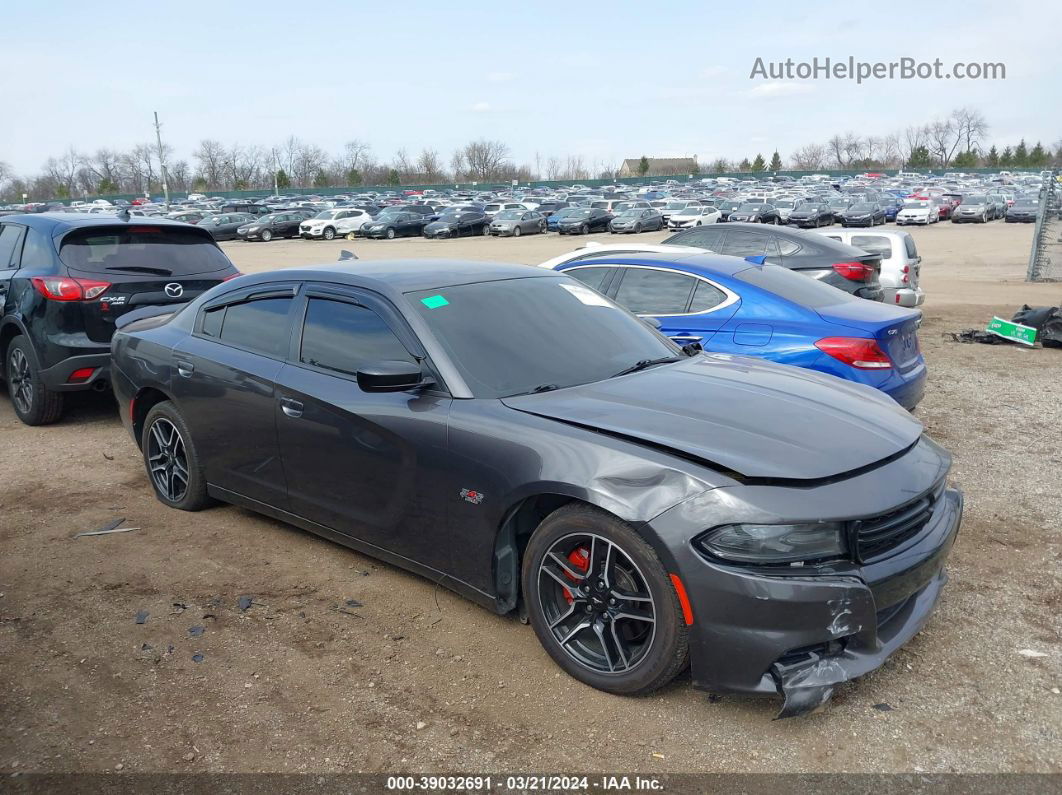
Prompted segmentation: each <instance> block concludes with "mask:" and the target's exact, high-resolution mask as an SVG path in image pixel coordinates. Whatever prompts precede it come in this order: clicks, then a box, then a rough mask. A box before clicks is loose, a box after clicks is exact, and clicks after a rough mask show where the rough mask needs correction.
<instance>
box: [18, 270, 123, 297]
mask: <svg viewBox="0 0 1062 795" xmlns="http://www.w3.org/2000/svg"><path fill="white" fill-rule="evenodd" d="M30 281H31V282H33V286H34V288H35V289H36V290H37V292H38V293H40V294H41V295H43V296H44V297H45V298H47V299H48V300H49V301H91V300H92V299H94V298H99V297H100V296H101V295H103V293H104V292H106V290H107V288H108V287H110V286H111V283H110V282H98V281H94V280H93V279H71V278H69V277H66V276H34V277H32V278H31V279H30Z"/></svg>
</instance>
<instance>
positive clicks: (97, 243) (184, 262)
mask: <svg viewBox="0 0 1062 795" xmlns="http://www.w3.org/2000/svg"><path fill="white" fill-rule="evenodd" d="M59 258H60V259H62V261H63V262H64V263H66V265H67V267H68V268H70V269H71V270H78V271H86V272H89V273H95V274H105V273H121V272H126V273H129V272H132V273H137V272H147V273H152V274H157V275H159V276H187V275H190V274H194V273H212V272H215V271H220V270H225V269H227V268H230V267H232V263H230V262H229V260H228V258H227V257H226V256H225V255H224V254H223V253H222V251H221V249H219V248H218V247H217V246H216V245H215V244H214V243H213V242H212V241H211V240H210V239H209V237H207V236H205V234H204V233H203V232H196V231H193V230H192V229H182V228H179V227H170V226H162V227H160V226H139V225H130V226H124V225H123V226H120V227H90V228H87V229H79V230H75V231H73V232H71V233H70V234H68V235H67V236H66V237H65V238H63V244H62V247H61V248H60V249H59Z"/></svg>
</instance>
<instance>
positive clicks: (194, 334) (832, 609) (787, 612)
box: [112, 260, 962, 715]
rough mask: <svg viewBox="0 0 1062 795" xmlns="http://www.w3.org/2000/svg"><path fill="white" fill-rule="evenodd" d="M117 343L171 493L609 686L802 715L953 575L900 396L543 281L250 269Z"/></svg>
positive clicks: (400, 267)
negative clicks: (269, 525)
mask: <svg viewBox="0 0 1062 795" xmlns="http://www.w3.org/2000/svg"><path fill="white" fill-rule="evenodd" d="M120 325H121V326H122V327H121V328H120V330H119V331H118V332H117V333H116V334H115V336H114V340H113V343H112V352H113V359H114V365H113V368H112V373H113V375H112V378H113V382H114V389H115V393H116V395H117V397H118V399H119V402H120V405H121V406H122V414H123V420H124V422H125V424H126V425H127V427H128V428H129V429H130V431H131V433H132V435H133V438H134V439H135V440H136V443H137V444H138V445H139V447H140V449H141V451H142V453H143V457H144V462H145V470H146V473H147V479H148V481H149V482H150V483H151V486H152V488H153V489H154V490H155V494H156V496H157V497H158V499H159V500H160V501H162V502H163V503H164V504H166V505H168V506H170V507H173V508H177V509H183V510H198V509H201V508H204V507H206V506H207V505H208V504H209V503H210V502H211V501H212V500H223V501H225V502H230V503H234V504H236V505H241V506H245V507H247V508H250V509H252V510H255V511H259V512H261V513H264V514H267V515H269V516H273V517H276V518H279V519H281V520H283V521H286V522H289V523H291V524H293V525H296V526H298V527H301V528H303V529H305V530H308V531H311V532H314V533H317V534H320V535H322V536H325V537H327V538H330V539H332V540H334V541H337V542H339V543H342V544H346V545H348V546H350V547H352V548H354V549H358V550H361V551H363V552H366V553H368V554H371V555H375V556H377V557H379V558H381V559H383V560H386V561H389V562H390V563H392V564H394V565H398V566H402V567H405V568H407V569H410V570H412V571H414V572H417V573H419V574H421V575H423V576H425V577H428V578H430V579H431V580H432V581H435V582H438V583H442V584H443V585H446V586H448V587H450V588H452V589H454V590H455V591H457V592H459V593H461V594H464V595H465V596H467V597H468V598H470V599H472V600H474V601H476V602H478V603H480V604H482V605H483V606H485V607H487V608H488V609H491V610H495V611H497V612H498V613H503V614H504V613H518V614H520V615H524V616H527V617H528V618H529V620H530V623H531V624H532V626H533V628H534V631H535V633H536V634H537V636H538V638H539V640H540V641H541V643H542V644H543V646H544V647H545V649H546V651H547V652H548V653H549V655H550V656H551V657H552V658H553V659H554V660H555V661H556V663H557V664H558V665H559V666H560V667H561V668H563V669H564V670H565V671H567V672H568V673H569V674H571V675H572V676H573V677H575V678H576V679H579V680H580V681H582V682H584V683H586V684H589V685H592V686H594V687H597V688H600V689H602V690H606V691H608V692H612V693H617V694H623V695H631V694H638V693H645V692H649V691H651V690H654V689H656V688H659V687H661V686H662V685H664V684H666V683H667V682H669V681H670V680H671V679H673V678H674V677H675V675H676V674H678V673H679V672H680V671H681V670H683V669H684V668H686V667H687V666H689V667H691V668H692V679H693V684H694V686H695V687H698V688H703V689H707V690H712V691H731V692H738V693H752V694H763V695H771V694H780V695H782V696H783V697H784V699H785V704H784V707H783V712H782V714H783V715H798V714H802V713H806V712H808V711H811V710H813V709H815V708H817V707H819V706H821V705H823V704H824V703H825V702H826V701H827V700H828V699H829V697H830V695H831V693H832V690H833V688H834V686H835V685H837V684H838V683H839V682H843V681H845V680H848V679H852V678H853V677H857V676H859V675H861V674H864V673H866V672H867V671H870V670H872V669H874V668H876V667H877V666H879V665H881V663H882V662H883V661H884V660H885V659H886V657H888V656H889V655H890V654H892V653H893V652H894V651H895V650H896V649H897V648H899V647H900V646H901V645H902V644H903V643H905V642H906V641H907V640H909V639H910V638H911V636H913V635H914V634H915V633H916V632H918V630H919V629H920V628H921V626H922V625H923V623H924V622H925V621H926V620H927V618H928V617H929V615H930V614H931V612H932V610H933V607H934V605H935V604H936V602H937V599H938V598H939V596H940V593H941V588H942V587H943V584H944V581H945V575H944V562H945V558H946V557H947V555H948V551H949V549H950V548H951V545H952V542H953V540H954V538H955V534H956V532H957V530H958V527H959V521H960V517H961V514H962V497H961V495H960V493H959V492H958V491H956V490H955V489H952V488H949V487H948V485H947V475H948V469H949V466H950V463H951V461H950V457H949V456H948V453H947V452H945V451H944V450H943V449H942V448H941V447H939V446H938V445H936V444H935V443H933V442H932V441H931V440H930V439H928V438H927V437H926V436H924V435H923V433H922V427H921V425H920V424H919V423H918V421H917V420H915V419H914V418H913V417H912V416H911V415H910V414H908V413H907V412H906V411H904V410H902V409H901V408H900V407H899V406H897V405H896V403H895V402H893V401H892V400H891V399H890V398H888V397H886V396H883V395H882V394H881V393H879V392H877V391H876V390H874V389H871V388H869V387H864V386H861V385H859V384H855V383H852V382H848V381H842V380H839V379H836V378H833V377H831V376H827V375H822V374H818V373H814V372H811V371H809V370H803V369H797V368H794V367H787V366H784V365H778V364H773V363H769V362H764V361H762V360H758V359H746V358H742V357H733V356H727V355H706V354H704V353H702V352H700V351H699V350H698V349H697V348H694V347H689V346H687V347H686V348H679V347H677V346H676V345H675V344H674V343H673V342H671V341H670V340H668V339H666V338H664V337H663V336H661V335H660V334H659V333H658V332H657V331H656V330H655V329H653V328H651V327H650V326H649V325H647V324H646V323H645V322H644V321H642V320H639V319H638V318H637V317H635V316H634V315H632V314H630V313H629V312H627V311H626V310H625V309H623V308H621V307H619V306H617V305H616V304H614V303H613V302H612V301H610V300H609V299H608V298H606V297H604V296H602V295H601V294H599V293H597V292H595V291H594V290H593V289H591V288H590V287H588V286H586V285H585V284H583V283H581V282H578V281H575V280H574V279H571V278H570V277H568V276H565V275H563V274H560V273H556V272H554V271H548V270H543V269H541V268H530V267H524V266H517V265H493V264H483V263H468V262H458V261H446V260H439V261H407V262H364V261H359V262H357V263H356V264H355V265H353V266H351V265H349V264H340V265H335V266H324V267H320V268H316V269H313V268H311V269H298V270H290V271H277V272H273V273H260V274H254V275H248V276H242V277H239V278H237V279H234V280H232V281H229V282H226V283H225V284H223V285H220V286H218V287H215V288H213V289H211V290H209V291H208V292H206V293H205V294H203V295H201V296H200V297H199V298H197V299H196V300H194V301H192V302H190V303H188V304H186V305H184V306H183V307H182V308H180V309H177V310H174V309H173V308H165V307H164V308H156V309H151V310H140V311H139V314H138V312H133V313H130V314H128V315H126V316H124V317H123V318H122V319H121V321H120ZM278 554H283V553H282V551H281V550H278Z"/></svg>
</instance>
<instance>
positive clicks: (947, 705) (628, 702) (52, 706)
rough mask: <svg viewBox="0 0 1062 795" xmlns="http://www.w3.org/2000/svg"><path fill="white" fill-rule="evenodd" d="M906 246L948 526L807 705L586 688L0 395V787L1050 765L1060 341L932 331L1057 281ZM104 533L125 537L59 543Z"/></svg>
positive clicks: (308, 245) (999, 263) (95, 434)
mask: <svg viewBox="0 0 1062 795" xmlns="http://www.w3.org/2000/svg"><path fill="white" fill-rule="evenodd" d="M913 234H914V235H915V236H916V239H917V242H918V245H919V248H920V249H921V253H922V254H923V256H924V266H923V274H924V276H923V284H924V286H925V288H926V289H927V291H928V294H929V298H928V300H927V303H926V305H925V307H924V308H925V315H926V320H925V324H924V326H923V328H922V333H921V339H922V344H923V348H924V349H925V352H926V356H927V358H928V360H929V364H930V367H931V382H930V386H929V390H928V394H927V396H926V399H925V401H924V402H923V403H922V405H921V407H920V408H919V409H918V416H919V417H920V418H921V419H923V420H924V421H925V423H926V425H927V427H928V430H929V432H930V433H931V434H932V436H933V437H934V438H936V439H937V440H938V441H940V442H942V443H943V444H944V445H946V446H947V447H949V448H950V449H951V450H952V452H953V453H954V455H955V468H954V471H953V475H954V480H955V482H957V483H958V484H959V485H960V486H961V487H962V488H964V489H965V491H966V496H967V512H966V519H965V523H964V525H963V529H962V532H961V534H960V536H959V540H958V542H957V545H956V547H955V550H954V553H953V555H952V559H951V564H950V573H951V577H952V579H951V582H950V583H949V585H948V587H947V588H946V589H945V592H944V596H943V599H942V602H941V604H940V606H939V609H938V611H937V612H936V614H935V616H934V617H933V618H932V619H931V620H930V622H929V624H928V625H927V627H926V628H925V630H924V631H923V632H922V633H921V634H920V635H919V636H918V637H916V638H915V639H914V640H913V641H912V642H911V643H910V644H909V645H908V647H906V648H905V649H903V650H902V651H900V652H899V653H897V654H896V655H895V656H894V657H893V658H892V659H891V660H890V661H889V662H888V663H887V664H886V665H885V666H884V668H882V669H881V670H880V671H878V672H876V673H874V674H872V675H870V676H868V677H866V678H864V679H863V680H862V681H859V682H857V683H854V684H850V685H847V686H845V687H842V688H840V690H839V692H838V693H837V695H836V696H835V698H834V701H833V703H832V705H831V706H830V707H829V709H827V710H826V711H825V712H823V713H820V714H817V715H814V716H811V717H809V718H805V719H797V720H790V721H780V722H772V721H771V718H772V717H773V715H774V711H775V710H776V709H777V707H778V702H775V701H757V700H752V699H741V698H734V697H729V696H727V697H724V698H722V699H721V700H716V699H709V698H708V697H707V696H706V695H705V694H703V693H697V692H694V691H692V690H691V688H690V686H689V681H688V678H687V679H685V680H679V681H678V682H676V683H675V684H673V685H672V686H670V687H669V688H667V689H665V690H664V691H662V692H660V693H658V694H655V695H653V696H650V697H647V698H640V699H624V698H618V697H614V696H609V695H606V694H603V693H600V692H597V691H594V690H592V689H590V688H587V687H584V686H582V685H580V684H578V683H577V682H575V681H574V680H571V679H569V678H567V677H566V676H564V675H562V674H560V673H559V672H558V669H557V668H556V667H555V666H554V665H553V664H552V662H551V661H550V660H549V658H548V657H547V656H546V654H545V653H544V652H543V651H542V650H541V648H540V647H539V645H538V643H537V641H536V639H535V637H534V634H533V633H532V631H531V629H530V628H529V627H526V626H522V625H521V624H520V623H519V622H517V621H515V620H513V619H508V618H499V617H497V616H495V615H492V614H491V613H489V612H487V611H485V610H483V609H480V608H478V607H476V606H473V605H472V604H470V603H468V602H466V601H464V600H462V599H461V598H459V597H457V596H455V595H453V594H451V593H449V592H446V591H443V590H438V589H436V588H434V587H433V585H432V584H431V583H429V582H427V581H425V580H422V579H420V578H418V577H415V576H413V575H410V574H406V573H404V572H402V571H399V570H396V569H393V568H391V567H389V566H387V565H384V564H380V563H375V562H374V561H373V560H371V559H368V558H365V557H363V556H360V555H358V554H355V553H353V552H351V551H349V550H347V549H344V548H341V547H339V546H335V545H332V544H330V543H328V542H325V541H323V540H321V539H318V538H316V537H314V536H311V535H308V534H304V533H302V532H300V531H298V530H295V529H293V528H290V527H288V526H285V525H282V524H280V523H277V522H274V521H271V520H269V519H265V518H262V517H260V516H257V515H255V514H252V513H249V512H246V511H243V510H240V509H236V508H232V507H221V508H215V509H211V510H208V511H206V512H203V513H200V514H196V515H190V514H184V513H179V512H176V511H171V510H168V509H166V508H164V507H162V506H161V505H160V504H159V503H158V502H156V500H155V499H154V497H153V496H152V493H151V489H150V487H149V486H148V483H147V479H146V477H145V474H144V471H143V466H142V464H141V460H140V457H139V454H138V453H137V450H136V448H135V446H134V445H133V443H132V441H131V440H130V439H129V438H128V437H127V436H126V434H125V432H124V431H123V430H122V428H121V426H120V424H119V422H118V420H117V418H116V416H115V411H114V406H113V404H112V403H110V402H109V401H108V400H107V399H104V398H101V397H99V396H85V397H84V398H83V399H79V400H78V401H76V402H75V403H74V408H73V410H71V411H70V412H69V414H68V416H67V417H66V418H65V419H64V421H63V422H62V423H61V424H59V425H57V426H53V427H48V428H27V427H24V426H22V425H21V424H20V423H19V422H18V421H17V420H16V419H15V417H14V414H13V413H12V411H11V408H10V404H9V403H8V401H7V400H6V398H3V399H0V517H2V520H0V543H2V549H3V553H2V557H0V660H2V663H0V713H2V715H3V720H2V724H3V725H2V726H0V770H2V771H4V772H13V771H102V770H115V769H121V770H124V771H192V770H195V771H287V772H293V771H322V772H325V771H333V772H353V771H391V770H396V769H397V770H415V771H424V772H436V773H438V772H445V771H466V772H474V771H480V772H483V771H506V772H521V771H532V770H534V771H553V772H574V771H613V770H624V771H628V772H685V771H790V772H797V771H940V772H947V771H986V772H987V771H1054V772H1062V750H1060V749H1062V695H1060V693H1059V689H1060V688H1062V644H1060V640H1062V544H1060V537H1059V527H1060V525H1062V493H1060V492H1062V489H1060V485H1062V478H1060V475H1059V473H1060V472H1062V432H1060V430H1059V429H1060V427H1062V401H1060V400H1059V390H1060V385H1062V351H1058V350H1024V349H1022V348H1018V347H1009V346H1006V347H1004V346H993V347H990V346H982V345H960V344H958V343H955V342H953V341H951V340H950V339H948V338H946V336H945V333H946V332H948V331H956V330H959V329H962V328H967V327H970V326H974V325H979V326H983V325H984V323H985V322H986V321H987V319H988V318H989V317H990V316H991V315H992V314H997V313H998V314H1001V315H1005V316H1008V317H1009V315H1010V313H1011V312H1013V311H1014V309H1016V308H1017V307H1018V306H1019V305H1021V304H1022V303H1024V302H1028V303H1032V304H1047V303H1051V304H1057V303H1059V301H1060V300H1062V285H1059V284H1055V285H1027V284H1024V283H1023V282H1022V278H1023V275H1024V269H1025V259H1026V256H1027V252H1028V247H1029V241H1030V237H1031V227H1028V226H1018V225H1004V224H1002V223H993V224H989V225H987V226H963V227H957V226H953V225H951V224H940V225H938V226H934V227H931V228H928V229H918V230H915V231H914V233H913ZM595 237H598V238H601V237H605V238H607V235H606V236H600V235H598V236H595ZM661 237H662V235H657V234H653V235H643V236H642V239H643V240H647V239H656V240H658V239H660V238H661ZM575 242H576V241H575V240H572V239H567V238H558V237H557V236H555V235H550V236H548V237H537V238H522V239H519V240H495V239H473V240H469V241H461V242H459V241H424V240H396V241H365V242H360V241H359V242H356V243H348V242H346V241H341V242H335V243H323V242H306V241H301V240H295V241H284V242H274V243H270V244H261V243H259V244H244V243H234V244H225V248H226V250H227V251H228V252H229V253H230V254H231V256H232V257H233V259H234V260H235V262H236V263H237V265H238V266H239V267H240V268H241V269H243V270H246V271H251V270H261V269H266V268H275V267H278V266H289V265H301V264H307V263H313V262H329V261H332V260H334V259H335V258H336V255H337V253H338V251H339V250H340V249H342V248H352V249H353V250H355V251H356V252H357V254H358V255H359V256H361V257H363V258H370V257H371V258H378V257H388V258H390V257H394V258H406V257H423V256H444V257H467V258H472V259H488V260H508V261H521V262H538V261H541V260H543V259H546V258H548V257H550V256H553V255H555V254H558V253H561V252H563V251H565V250H568V249H569V248H571V247H572V245H573V243H575ZM117 517H125V518H126V523H127V525H129V526H134V527H139V528H140V530H138V531H136V532H131V533H125V534H117V535H111V536H102V537H90V538H81V539H77V540H72V536H73V535H74V533H76V532H78V531H81V530H89V529H93V528H97V527H99V526H101V525H103V524H105V523H106V522H108V521H109V520H111V519H112V518H117ZM245 595H250V596H253V597H254V602H253V604H252V606H251V607H250V608H249V609H247V610H246V611H241V610H240V609H239V607H238V599H239V597H241V596H245ZM347 599H356V600H358V601H359V602H361V603H363V606H362V607H357V608H348V607H346V606H345V600H347ZM175 604H177V605H184V606H186V607H185V608H183V609H182V608H181V607H175V606H174V605H175ZM337 607H339V608H342V611H340V610H338V609H337ZM140 610H146V611H148V612H149V614H150V615H149V617H148V618H147V621H146V623H143V624H137V623H135V621H134V616H135V615H136V614H137V612H138V611H140ZM194 627H203V628H204V630H203V631H202V634H201V635H200V636H198V637H194V636H192V635H191V634H190V630H192V628H194ZM197 631H198V630H197ZM1021 650H1032V651H1033V652H1036V653H1037V654H1042V655H1044V656H1032V657H1030V656H1024V655H1022V654H1021V653H1020V651H1021ZM193 655H202V657H201V661H200V662H196V661H195V660H196V657H194V656H193ZM882 705H888V706H890V707H891V710H890V709H886V708H885V707H883V706H882ZM657 755H659V756H657Z"/></svg>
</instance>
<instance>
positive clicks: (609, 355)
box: [407, 275, 805, 398]
mask: <svg viewBox="0 0 1062 795" xmlns="http://www.w3.org/2000/svg"><path fill="white" fill-rule="evenodd" d="M799 278H805V277H799ZM407 298H408V299H409V302H410V304H411V305H412V306H413V307H414V310H415V311H416V312H417V313H418V314H419V315H420V317H421V318H422V319H423V320H424V322H425V323H427V325H428V327H429V328H430V329H431V331H432V333H434V335H435V337H436V338H437V339H438V340H439V343H440V344H441V345H442V347H443V348H444V349H445V350H446V352H447V354H448V355H449V356H450V358H451V359H452V360H453V363H454V365H455V366H456V367H457V369H458V371H460V373H461V376H462V377H463V378H464V380H465V382H466V383H467V384H468V386H469V388H470V389H471V390H472V392H473V394H474V395H475V396H476V397H480V398H499V397H508V396H512V395H518V394H524V393H527V392H532V391H535V390H536V389H537V390H539V391H544V390H545V389H547V388H550V387H552V388H556V389H564V388H565V387H569V386H575V385H576V384H586V383H591V382H594V381H602V380H604V379H606V378H609V377H610V376H613V375H615V374H616V373H618V372H619V371H621V370H623V369H625V368H627V367H630V366H631V365H633V364H635V363H636V362H639V361H643V360H647V359H649V360H652V359H658V358H663V357H670V356H679V355H680V354H679V352H678V350H677V349H676V348H675V347H674V346H673V345H671V344H669V343H668V342H666V341H665V340H663V339H662V338H661V337H660V336H659V335H657V334H655V333H653V332H652V331H651V330H650V329H649V328H647V327H646V326H645V324H643V323H642V322H641V321H640V320H638V319H637V318H636V317H634V316H633V315H631V314H630V313H629V312H627V310H625V309H621V308H620V307H618V306H617V305H616V304H614V303H612V301H610V300H609V299H607V298H605V297H604V296H602V295H600V294H599V293H597V292H595V291H594V290H591V289H590V288H589V287H587V286H586V285H584V284H582V283H581V282H578V281H575V280H574V279H571V278H569V277H567V276H559V275H558V276H556V277H549V276H547V277H538V278H525V279H505V280H501V281H490V282H477V283H475V284H464V285H459V286H456V287H445V288H442V289H440V290H426V291H423V292H416V293H407ZM484 329H504V332H498V333H484Z"/></svg>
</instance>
